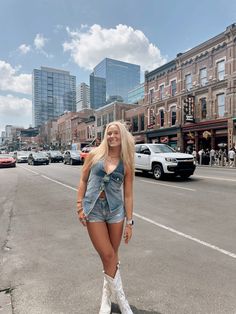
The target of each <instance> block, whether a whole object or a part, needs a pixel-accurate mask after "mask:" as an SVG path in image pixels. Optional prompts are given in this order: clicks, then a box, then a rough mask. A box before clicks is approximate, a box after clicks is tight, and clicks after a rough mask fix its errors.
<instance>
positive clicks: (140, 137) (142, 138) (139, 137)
mask: <svg viewBox="0 0 236 314" xmlns="http://www.w3.org/2000/svg"><path fill="white" fill-rule="evenodd" d="M133 137H134V140H135V144H141V143H146V137H145V134H143V133H142V134H136V135H133Z"/></svg>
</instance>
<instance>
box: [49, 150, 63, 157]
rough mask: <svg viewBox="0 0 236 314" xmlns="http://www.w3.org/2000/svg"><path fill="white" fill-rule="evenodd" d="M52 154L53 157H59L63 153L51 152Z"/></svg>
mask: <svg viewBox="0 0 236 314" xmlns="http://www.w3.org/2000/svg"><path fill="white" fill-rule="evenodd" d="M50 154H51V156H58V155H61V152H58V151H51V152H50Z"/></svg>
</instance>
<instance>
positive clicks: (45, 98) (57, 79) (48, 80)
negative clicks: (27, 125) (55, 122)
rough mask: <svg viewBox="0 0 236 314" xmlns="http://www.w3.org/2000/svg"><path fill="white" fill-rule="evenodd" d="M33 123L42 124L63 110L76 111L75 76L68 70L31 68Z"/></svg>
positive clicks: (35, 124)
mask: <svg viewBox="0 0 236 314" xmlns="http://www.w3.org/2000/svg"><path fill="white" fill-rule="evenodd" d="M32 84H33V86H32V93H33V97H32V98H33V99H32V108H33V125H34V126H35V127H37V126H40V125H42V124H43V123H45V122H46V121H48V120H51V119H54V118H57V117H58V116H60V115H61V114H63V113H64V112H65V111H74V112H75V111H76V77H75V76H73V75H70V72H68V71H63V70H57V69H52V68H47V67H41V70H38V69H34V70H33V79H32Z"/></svg>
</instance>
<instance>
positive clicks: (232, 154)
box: [228, 147, 235, 167]
mask: <svg viewBox="0 0 236 314" xmlns="http://www.w3.org/2000/svg"><path fill="white" fill-rule="evenodd" d="M228 158H229V166H230V167H233V165H234V158H235V150H234V148H233V147H232V148H230V150H229V152H228Z"/></svg>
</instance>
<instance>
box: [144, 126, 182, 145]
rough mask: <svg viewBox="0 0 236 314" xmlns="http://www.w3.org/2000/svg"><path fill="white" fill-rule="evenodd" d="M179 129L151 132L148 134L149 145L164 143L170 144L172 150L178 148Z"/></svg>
mask: <svg viewBox="0 0 236 314" xmlns="http://www.w3.org/2000/svg"><path fill="white" fill-rule="evenodd" d="M179 133H180V128H179V127H172V128H165V129H159V130H152V131H151V130H150V131H148V132H147V141H148V143H163V144H168V145H169V146H171V147H172V148H177V146H178V134H179Z"/></svg>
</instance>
